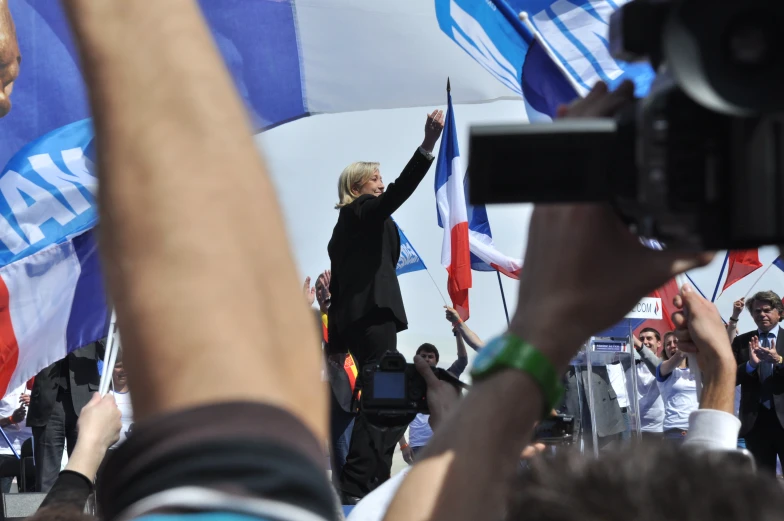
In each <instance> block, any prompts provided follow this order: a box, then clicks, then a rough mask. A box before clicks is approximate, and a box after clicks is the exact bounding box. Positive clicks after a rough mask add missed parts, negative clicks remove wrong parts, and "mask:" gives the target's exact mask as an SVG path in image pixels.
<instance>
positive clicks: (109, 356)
mask: <svg viewBox="0 0 784 521" xmlns="http://www.w3.org/2000/svg"><path fill="white" fill-rule="evenodd" d="M116 332H117V313H116V311H115V310H114V308H112V318H111V319H110V320H109V334H108V335H107V339H106V349H104V353H103V374H102V375H101V382H100V384H99V385H98V392H99V393H100V396H105V395H106V393H107V392H109V383H110V382H111V381H112V372H113V371H114V364H115V362H116V361H117V345H116V341H115V334H116Z"/></svg>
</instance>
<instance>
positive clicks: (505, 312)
mask: <svg viewBox="0 0 784 521" xmlns="http://www.w3.org/2000/svg"><path fill="white" fill-rule="evenodd" d="M495 274H496V275H497V276H498V287H499V288H500V289H501V301H502V302H503V303H504V315H506V327H509V310H508V309H507V308H506V295H504V285H503V284H502V283H501V272H500V271H498V270H495Z"/></svg>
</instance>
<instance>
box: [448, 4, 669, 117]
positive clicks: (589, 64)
mask: <svg viewBox="0 0 784 521" xmlns="http://www.w3.org/2000/svg"><path fill="white" fill-rule="evenodd" d="M435 1H436V13H437V16H438V21H439V25H440V27H441V30H442V31H443V32H444V33H445V34H446V35H447V36H449V37H450V38H451V39H452V40H454V42H455V43H456V44H457V45H458V46H460V47H461V48H462V49H463V50H464V51H466V52H467V53H468V54H469V55H470V56H471V57H472V58H474V59H475V60H476V61H477V62H478V63H479V64H480V65H482V66H483V67H484V68H485V69H486V70H487V71H488V72H489V73H490V75H492V76H493V77H495V78H496V79H497V80H498V81H499V82H501V83H502V84H504V85H506V86H507V87H508V88H510V89H512V90H514V91H515V92H516V93H517V94H519V95H521V96H522V97H523V99H524V101H525V102H526V109H527V112H528V116H529V119H530V120H532V121H536V120H541V119H548V118H552V117H553V116H554V115H555V109H556V107H557V106H558V105H559V104H562V103H568V102H570V101H572V100H573V99H574V98H576V97H578V96H584V95H585V94H586V93H587V92H588V91H589V90H590V89H591V87H592V86H593V85H594V83H596V82H597V81H599V80H602V81H604V82H606V83H607V84H608V85H609V86H610V88H611V89H612V88H614V87H616V86H617V85H618V84H620V83H621V82H622V81H623V80H625V79H631V80H633V81H634V82H635V84H636V86H637V88H636V94H637V95H638V96H644V95H645V94H647V92H648V90H649V89H650V85H651V83H652V81H653V78H654V72H653V70H652V69H651V67H650V65H648V64H647V63H642V64H637V63H635V64H629V63H625V62H622V61H618V60H615V59H614V58H612V56H610V53H609V48H608V43H609V42H608V32H609V20H610V15H611V14H612V13H613V12H614V11H615V10H616V9H617V8H618V7H619V6H620V5H622V4H624V3H626V1H627V0H490V1H486V2H476V1H474V0H435ZM521 12H525V13H527V15H528V20H529V22H530V23H529V25H526V24H525V23H523V22H522V21H521V20H520V19H519V16H518V15H519V14H520V13H521ZM545 45H546V47H545ZM548 49H549V50H550V51H551V53H552V57H551V56H550V55H549V53H548V52H547V50H548Z"/></svg>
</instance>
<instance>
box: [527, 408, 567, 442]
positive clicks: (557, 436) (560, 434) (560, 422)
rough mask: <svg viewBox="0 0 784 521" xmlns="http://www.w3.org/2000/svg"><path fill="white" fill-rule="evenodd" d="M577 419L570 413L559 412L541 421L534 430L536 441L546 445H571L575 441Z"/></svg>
mask: <svg viewBox="0 0 784 521" xmlns="http://www.w3.org/2000/svg"><path fill="white" fill-rule="evenodd" d="M575 425H576V424H575V419H574V416H572V415H570V414H557V415H555V416H549V417H547V418H545V419H544V420H542V421H540V422H539V423H538V424H537V425H536V429H535V430H534V441H537V442H540V443H544V444H545V445H571V444H572V443H573V442H574V432H575Z"/></svg>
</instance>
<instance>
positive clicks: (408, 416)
mask: <svg viewBox="0 0 784 521" xmlns="http://www.w3.org/2000/svg"><path fill="white" fill-rule="evenodd" d="M432 369H433V372H434V373H435V375H436V376H437V377H438V379H439V380H443V381H445V382H449V383H450V384H452V385H454V386H455V388H456V389H458V390H460V389H463V388H465V387H466V385H465V384H464V383H463V382H461V381H460V379H459V378H457V377H456V376H454V375H452V374H451V373H450V372H448V371H446V370H444V369H441V368H439V367H433V368H432ZM361 382H362V383H361V387H360V386H357V388H358V389H361V394H360V399H359V410H360V411H362V413H363V414H364V415H365V416H366V417H367V418H368V420H369V421H370V422H371V423H373V424H374V425H379V426H385V427H396V426H401V425H408V424H409V423H411V421H412V420H413V419H414V418H415V417H416V415H417V414H418V413H423V414H429V412H430V409H429V408H428V405H427V384H426V383H425V379H424V378H423V377H422V375H421V374H419V372H418V371H417V369H416V367H415V366H414V364H409V363H406V358H405V357H404V356H403V355H402V354H400V353H396V352H387V353H386V354H384V356H382V357H381V359H380V360H379V361H378V363H376V364H366V365H365V366H364V367H363V368H362V380H361Z"/></svg>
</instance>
